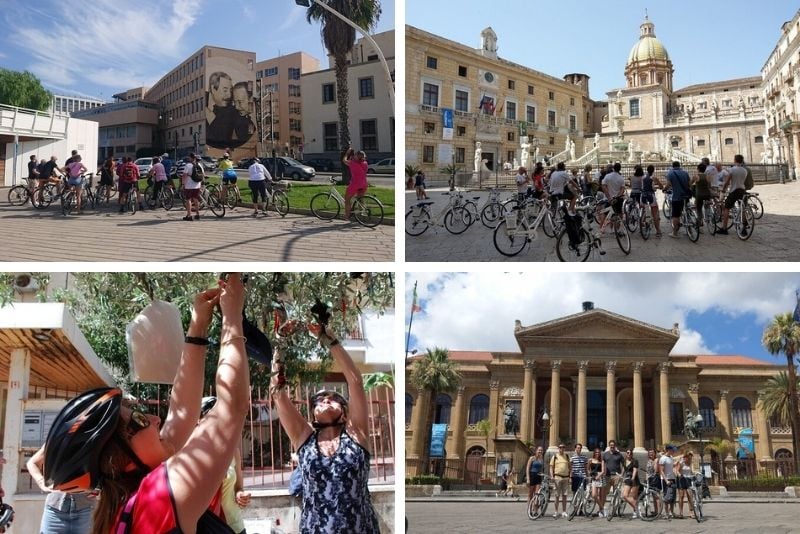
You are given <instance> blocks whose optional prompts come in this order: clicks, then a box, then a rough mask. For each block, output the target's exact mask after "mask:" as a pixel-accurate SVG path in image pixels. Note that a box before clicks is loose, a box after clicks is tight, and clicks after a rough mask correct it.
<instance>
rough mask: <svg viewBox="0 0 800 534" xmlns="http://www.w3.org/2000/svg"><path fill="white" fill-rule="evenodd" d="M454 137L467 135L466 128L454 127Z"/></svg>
mask: <svg viewBox="0 0 800 534" xmlns="http://www.w3.org/2000/svg"><path fill="white" fill-rule="evenodd" d="M456 135H458V136H459V137H464V136H465V135H467V127H466V126H456Z"/></svg>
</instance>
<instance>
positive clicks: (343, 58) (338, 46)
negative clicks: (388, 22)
mask: <svg viewBox="0 0 800 534" xmlns="http://www.w3.org/2000/svg"><path fill="white" fill-rule="evenodd" d="M320 1H322V2H324V3H325V4H326V5H328V6H330V7H331V8H333V9H334V10H336V11H338V12H339V13H341V14H342V15H344V16H345V17H346V18H348V19H350V20H351V21H353V22H355V23H356V24H357V25H359V26H360V27H362V28H364V29H365V30H367V31H370V30H372V29H373V28H374V27H375V25H376V24H377V23H378V19H379V18H380V16H381V3H380V0H320ZM306 20H308V22H309V23H311V22H321V23H322V29H321V31H320V33H321V34H322V41H323V43H324V44H325V48H327V49H328V53H329V54H330V55H332V56H333V59H334V70H335V71H336V98H337V99H338V102H337V109H338V111H339V148H340V149H341V150H347V148H349V147H350V128H349V127H348V125H347V120H348V118H349V113H348V110H347V99H348V93H349V91H348V87H347V54H348V53H349V52H350V51H351V50H352V49H353V46H354V45H355V43H356V31H355V29H353V28H352V27H351V26H348V25H347V24H345V22H344V21H342V20H340V19H338V18H336V17H335V16H334V15H333V14H331V13H329V12H328V11H326V10H325V9H324V8H322V7H320V6H319V5H317V4H316V3H314V2H312V3H311V7H309V8H308V12H307V13H306Z"/></svg>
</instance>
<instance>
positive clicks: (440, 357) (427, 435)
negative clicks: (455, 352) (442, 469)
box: [411, 347, 461, 474]
mask: <svg viewBox="0 0 800 534" xmlns="http://www.w3.org/2000/svg"><path fill="white" fill-rule="evenodd" d="M449 356H450V353H449V352H448V350H447V349H443V348H439V347H434V348H433V349H428V352H427V353H426V354H425V355H424V356H423V357H422V358H420V359H418V360H415V361H414V363H413V364H412V367H411V382H412V383H413V384H415V385H416V386H417V388H419V390H420V391H424V392H425V393H426V394H427V395H428V413H427V414H425V425H424V426H423V435H422V438H423V439H422V443H423V448H422V458H421V459H420V461H421V463H422V470H423V474H427V473H428V470H429V467H430V466H429V465H428V464H429V463H430V452H431V451H430V440H431V426H432V425H433V419H434V416H435V413H436V396H437V395H438V394H439V393H447V392H452V391H455V390H456V389H457V388H458V386H459V385H460V384H461V375H460V374H459V372H458V370H457V369H456V364H455V362H453V361H451V360H450V359H449Z"/></svg>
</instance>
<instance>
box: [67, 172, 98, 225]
mask: <svg viewBox="0 0 800 534" xmlns="http://www.w3.org/2000/svg"><path fill="white" fill-rule="evenodd" d="M93 176H94V173H89V174H88V178H87V175H85V174H81V176H80V178H81V212H83V210H84V209H85V208H86V206H87V204H88V206H89V209H94V205H95V197H94V193H93V192H92V177H93ZM77 208H78V195H77V191H76V190H75V186H72V187H70V188H69V190H68V191H67V192H66V193H64V194H63V195H61V212H62V213H63V214H64V215H65V216H66V215H71V214H72V213H74V211H75V210H76V209H77Z"/></svg>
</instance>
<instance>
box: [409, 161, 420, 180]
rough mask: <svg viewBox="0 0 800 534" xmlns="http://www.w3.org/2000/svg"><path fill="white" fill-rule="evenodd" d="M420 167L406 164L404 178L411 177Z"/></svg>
mask: <svg viewBox="0 0 800 534" xmlns="http://www.w3.org/2000/svg"><path fill="white" fill-rule="evenodd" d="M419 170H420V167H417V166H416V165H412V164H411V163H407V164H406V178H413V177H414V176H416V175H417V173H418V172H419Z"/></svg>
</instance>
